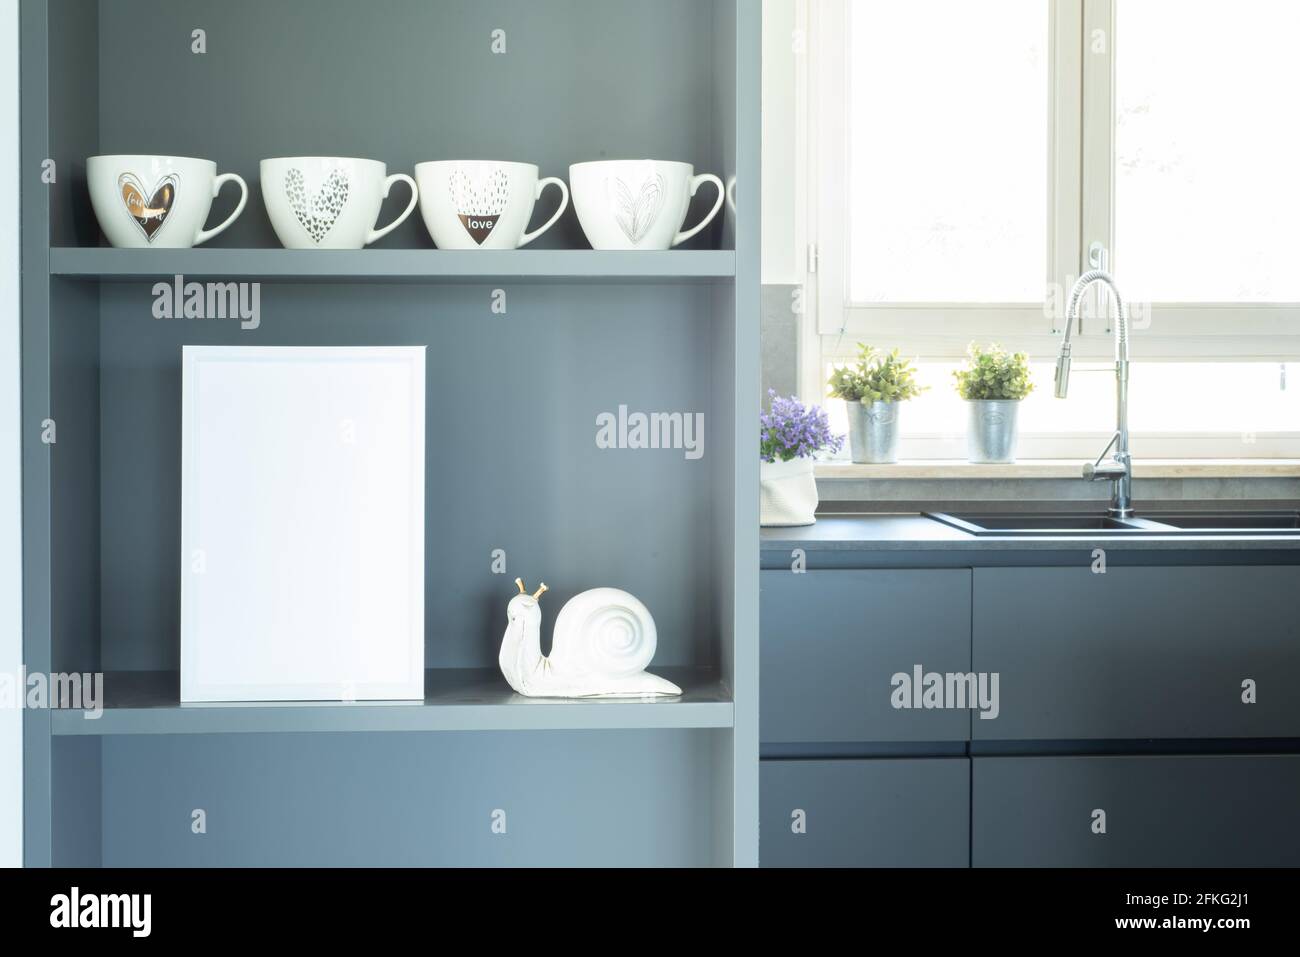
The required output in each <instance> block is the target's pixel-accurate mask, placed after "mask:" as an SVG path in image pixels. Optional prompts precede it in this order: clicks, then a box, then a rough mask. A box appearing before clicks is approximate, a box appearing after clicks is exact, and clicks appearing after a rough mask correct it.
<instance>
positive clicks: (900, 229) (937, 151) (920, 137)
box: [846, 0, 1049, 303]
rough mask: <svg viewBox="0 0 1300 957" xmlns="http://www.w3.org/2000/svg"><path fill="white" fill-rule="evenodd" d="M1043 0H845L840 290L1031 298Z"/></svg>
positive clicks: (1045, 95) (1041, 162)
mask: <svg viewBox="0 0 1300 957" xmlns="http://www.w3.org/2000/svg"><path fill="white" fill-rule="evenodd" d="M1048 7H1049V4H1047V3H1045V2H1044V0H997V2H996V3H973V2H971V0H854V2H851V3H849V4H848V8H849V47H848V63H849V67H848V74H849V80H848V83H849V96H848V110H849V113H848V122H847V129H848V145H849V157H848V169H847V176H846V188H847V192H848V203H847V209H846V213H847V216H848V230H847V232H848V242H849V255H848V262H847V270H846V271H847V273H848V292H849V298H850V300H851V301H852V302H858V303H865V302H1042V301H1043V295H1044V288H1045V282H1046V276H1047V190H1048V183H1047V148H1048V102H1049V81H1048V49H1049V47H1048Z"/></svg>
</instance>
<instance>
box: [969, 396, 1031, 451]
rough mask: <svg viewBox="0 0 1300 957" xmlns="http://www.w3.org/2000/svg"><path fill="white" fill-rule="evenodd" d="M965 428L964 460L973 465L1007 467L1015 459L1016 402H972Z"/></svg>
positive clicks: (1016, 400)
mask: <svg viewBox="0 0 1300 957" xmlns="http://www.w3.org/2000/svg"><path fill="white" fill-rule="evenodd" d="M967 405H969V406H970V424H969V425H968V426H967V428H966V457H967V458H968V459H970V461H971V462H974V463H977V464H1008V463H1011V462H1014V461H1015V460H1016V439H1017V438H1018V435H1019V430H1018V428H1017V424H1016V417H1017V416H1018V415H1019V412H1020V400H1019V399H972V400H970V401H968V402H967Z"/></svg>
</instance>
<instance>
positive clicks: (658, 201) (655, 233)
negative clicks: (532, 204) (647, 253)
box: [569, 160, 724, 249]
mask: <svg viewBox="0 0 1300 957" xmlns="http://www.w3.org/2000/svg"><path fill="white" fill-rule="evenodd" d="M701 183H712V184H713V187H714V188H715V189H716V190H717V191H718V198H717V200H716V201H715V202H714V204H713V208H712V209H710V210H709V213H708V215H707V216H705V217H704V218H703V219H702V220H700V222H699V223H697V224H696V225H694V226H692V227H691V228H690V229H687V230H682V224H683V223H685V222H686V212H687V210H688V209H689V208H690V205H691V197H692V196H694V195H695V191H696V190H697V189H699V187H700V184H701ZM569 186H570V188H571V189H572V190H573V208H574V209H575V210H577V213H578V222H580V223H581V224H582V231H583V232H584V233H586V234H587V241H588V242H590V243H591V246H592V248H593V249H670V248H671V247H673V246H677V245H679V244H681V243H684V242H686V240H688V239H690V238H691V237H692V236H694V235H695V234H696V233H698V232H699V231H700V230H701V229H703V228H704V227H705V226H707V225H708V224H709V223H710V222H712V221H713V217H714V216H716V215H718V210H719V209H720V208H721V206H722V197H723V193H724V190H723V187H722V180H720V179H718V177H716V176H714V175H713V174H712V173H701V174H700V175H699V176H696V175H695V167H694V166H692V165H691V164H690V163H671V162H666V161H664V160H598V161H596V162H592V163H574V164H573V165H572V166H570V167H569Z"/></svg>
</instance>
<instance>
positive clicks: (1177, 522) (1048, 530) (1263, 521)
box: [925, 510, 1300, 537]
mask: <svg viewBox="0 0 1300 957" xmlns="http://www.w3.org/2000/svg"><path fill="white" fill-rule="evenodd" d="M925 514H926V515H927V516H928V517H929V518H932V519H934V520H935V521H937V522H943V523H944V524H945V525H950V526H952V527H953V528H958V529H961V530H962V531H963V532H969V533H970V534H971V535H979V536H982V537H983V536H996V535H1004V536H1054V535H1055V536H1068V535H1082V536H1091V535H1099V534H1101V535H1115V536H1116V537H1128V536H1132V535H1295V534H1297V533H1300V512H1297V511H1285V510H1278V511H1240V512H1191V511H1183V512H1175V511H1169V512H1162V511H1159V510H1155V511H1150V512H1146V511H1144V512H1141V513H1140V514H1139V515H1138V516H1136V517H1135V518H1126V519H1118V518H1110V517H1109V516H1107V515H1101V514H1097V513H1095V512H1025V513H1015V512H1007V513H995V512H961V513H957V514H949V513H947V512H926V513H925Z"/></svg>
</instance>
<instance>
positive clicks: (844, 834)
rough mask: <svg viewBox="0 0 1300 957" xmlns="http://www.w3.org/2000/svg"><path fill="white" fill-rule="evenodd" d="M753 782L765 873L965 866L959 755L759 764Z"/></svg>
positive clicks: (965, 812) (966, 832)
mask: <svg viewBox="0 0 1300 957" xmlns="http://www.w3.org/2000/svg"><path fill="white" fill-rule="evenodd" d="M759 780H760V795H759V799H760V820H761V828H760V842H759V864H760V865H761V866H763V867H966V866H967V865H968V864H969V857H970V762H969V760H968V759H966V758H878V759H871V760H861V761H859V760H836V761H763V762H762V765H761V768H760V778H759ZM800 828H802V832H800Z"/></svg>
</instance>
